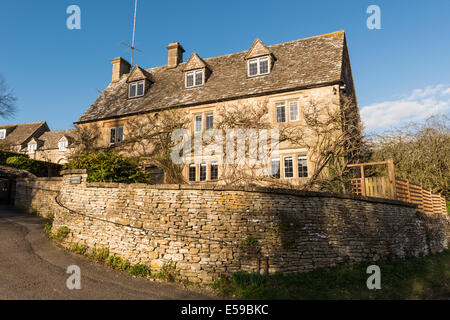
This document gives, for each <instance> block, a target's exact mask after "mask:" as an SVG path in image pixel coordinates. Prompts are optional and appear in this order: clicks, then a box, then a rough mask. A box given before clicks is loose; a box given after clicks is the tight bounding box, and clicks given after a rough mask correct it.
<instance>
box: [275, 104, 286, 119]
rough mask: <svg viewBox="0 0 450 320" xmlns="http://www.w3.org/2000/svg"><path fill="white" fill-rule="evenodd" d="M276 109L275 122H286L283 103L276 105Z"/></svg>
mask: <svg viewBox="0 0 450 320" xmlns="http://www.w3.org/2000/svg"><path fill="white" fill-rule="evenodd" d="M276 108H277V122H286V109H285V106H284V103H278V104H277V105H276Z"/></svg>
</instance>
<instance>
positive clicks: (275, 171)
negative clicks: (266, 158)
mask: <svg viewBox="0 0 450 320" xmlns="http://www.w3.org/2000/svg"><path fill="white" fill-rule="evenodd" d="M270 173H271V174H272V177H274V178H277V179H280V159H272V161H271V165H270Z"/></svg>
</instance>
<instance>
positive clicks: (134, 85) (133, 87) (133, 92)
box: [130, 83, 136, 98]
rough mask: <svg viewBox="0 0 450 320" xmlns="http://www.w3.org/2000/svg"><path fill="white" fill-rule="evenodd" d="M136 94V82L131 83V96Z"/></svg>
mask: <svg viewBox="0 0 450 320" xmlns="http://www.w3.org/2000/svg"><path fill="white" fill-rule="evenodd" d="M135 96H136V84H135V83H132V84H130V98H132V97H135Z"/></svg>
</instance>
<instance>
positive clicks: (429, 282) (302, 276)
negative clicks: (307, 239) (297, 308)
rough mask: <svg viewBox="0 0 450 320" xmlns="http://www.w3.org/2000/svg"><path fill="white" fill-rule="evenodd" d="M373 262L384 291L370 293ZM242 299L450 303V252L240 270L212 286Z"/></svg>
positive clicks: (223, 293) (222, 292) (226, 294)
mask: <svg viewBox="0 0 450 320" xmlns="http://www.w3.org/2000/svg"><path fill="white" fill-rule="evenodd" d="M370 264H376V265H378V266H379V267H380V269H381V289H380V290H369V289H367V286H366V281H367V278H368V277H369V276H370V274H367V273H366V270H367V267H368V266H369V265H370ZM213 287H214V289H215V290H216V292H218V293H220V294H222V295H224V296H225V297H227V296H228V297H235V298H238V299H312V300H315V299H389V300H391V299H402V300H403V299H449V298H450V250H445V251H443V252H441V253H438V254H432V255H428V256H426V257H423V258H416V259H408V260H401V261H398V260H395V261H393V260H391V261H383V262H377V263H365V264H360V265H357V266H354V267H348V266H338V267H334V268H331V269H317V270H313V271H310V272H306V273H296V274H289V275H282V274H274V275H270V276H268V277H263V276H260V275H258V274H249V273H245V272H236V273H234V274H233V275H232V276H231V277H229V278H221V279H218V280H216V282H215V283H214V286H213Z"/></svg>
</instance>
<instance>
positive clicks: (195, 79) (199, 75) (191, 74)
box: [186, 69, 205, 88]
mask: <svg viewBox="0 0 450 320" xmlns="http://www.w3.org/2000/svg"><path fill="white" fill-rule="evenodd" d="M203 71H204V69H200V70H193V71H187V72H186V88H192V87H198V86H202V85H203V83H204V78H205V77H204V72H203Z"/></svg>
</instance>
